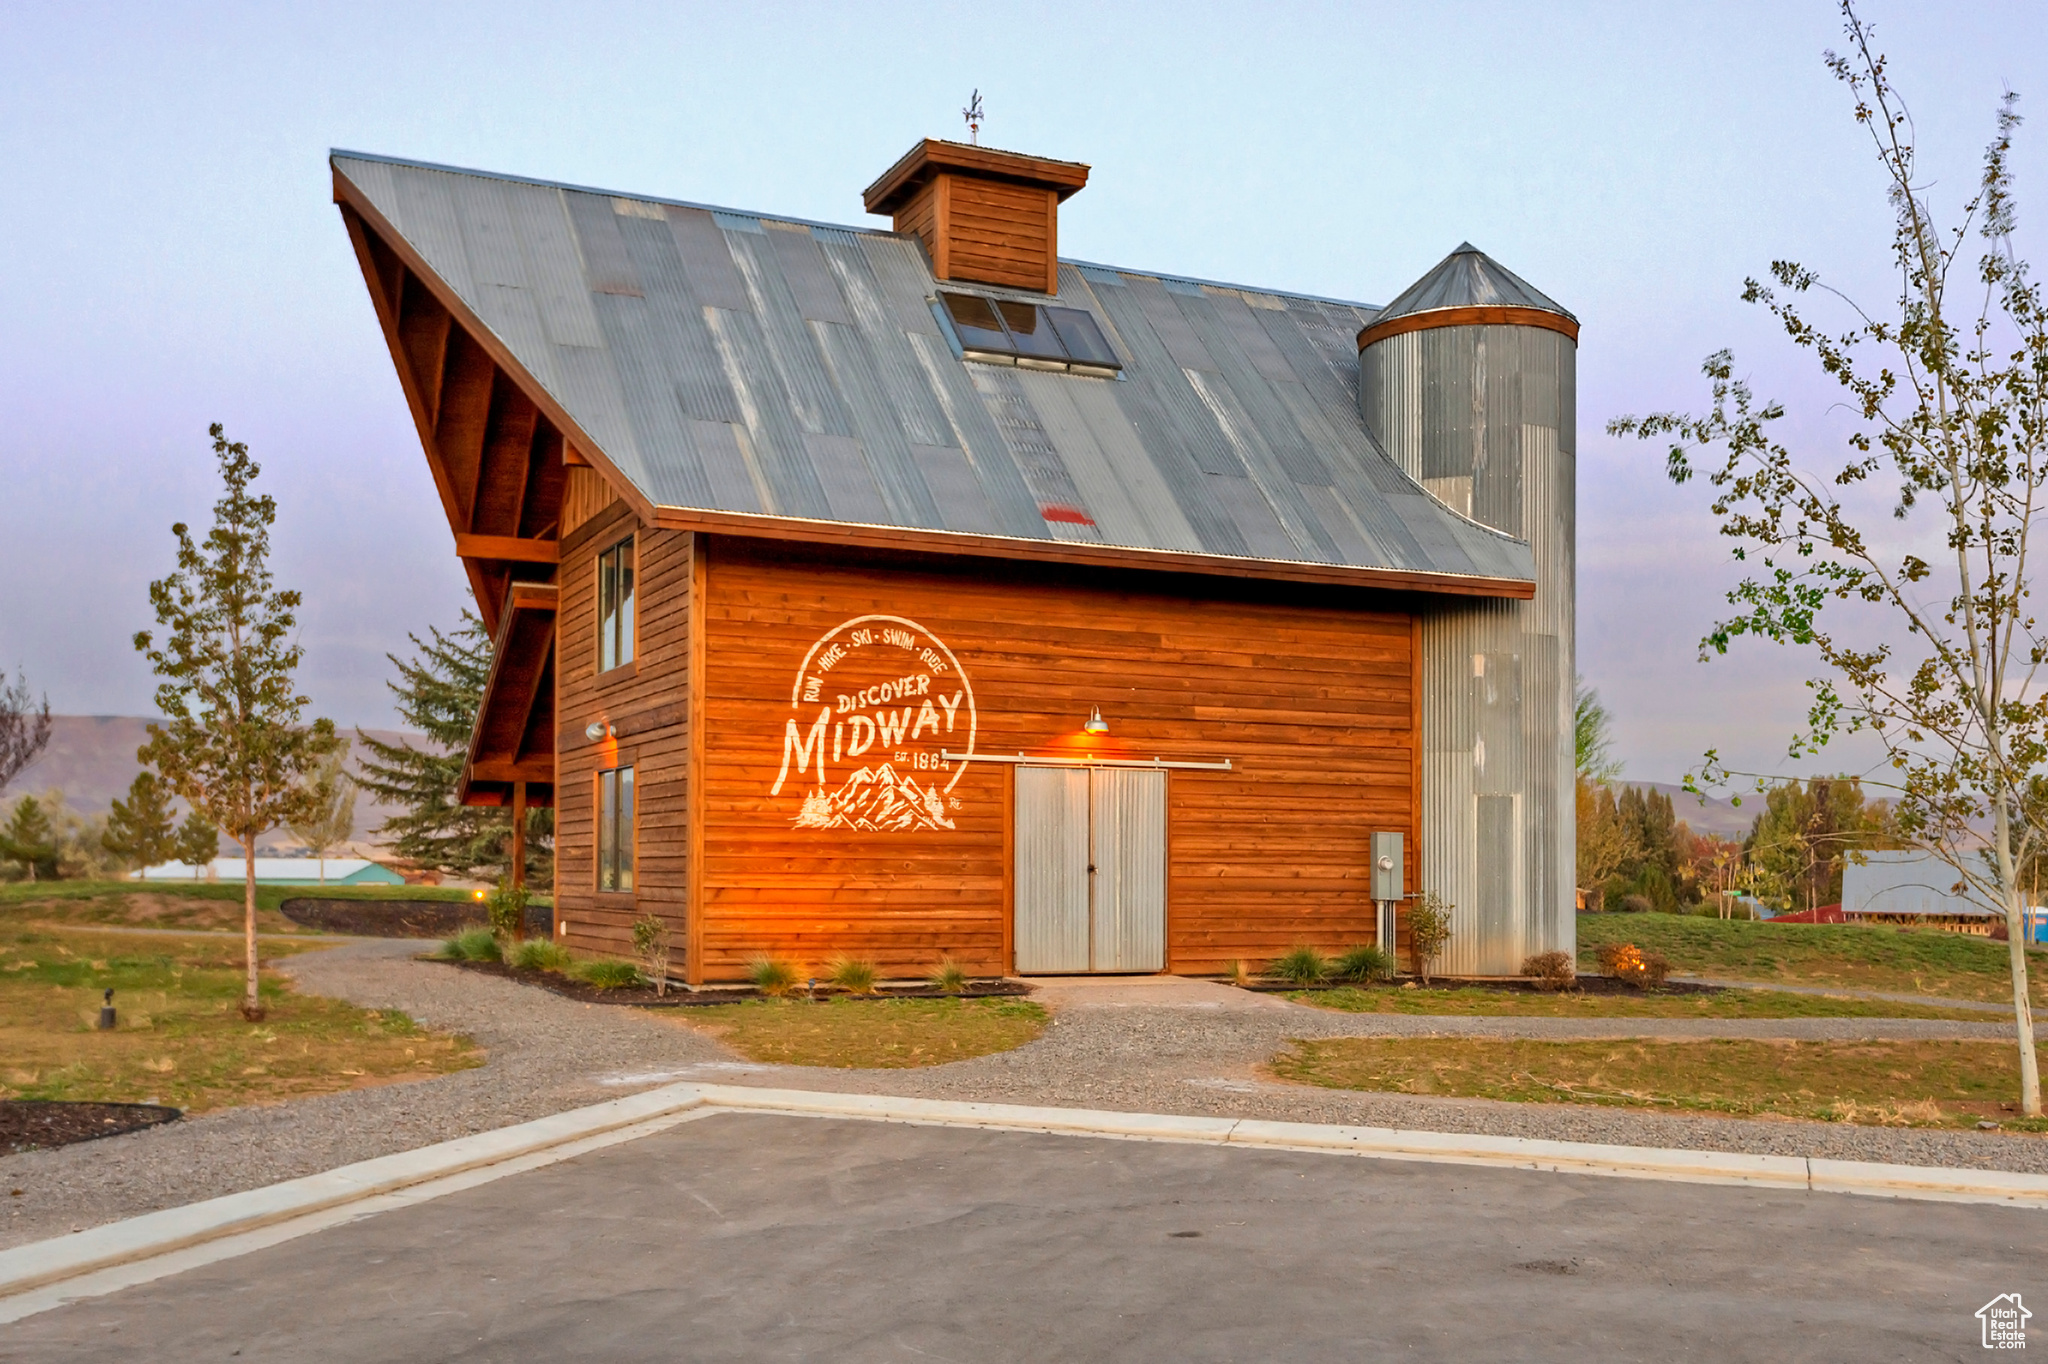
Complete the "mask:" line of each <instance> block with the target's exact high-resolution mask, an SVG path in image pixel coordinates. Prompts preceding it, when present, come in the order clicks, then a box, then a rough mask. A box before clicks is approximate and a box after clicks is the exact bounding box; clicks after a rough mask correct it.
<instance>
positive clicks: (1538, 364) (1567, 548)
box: [1358, 244, 1579, 975]
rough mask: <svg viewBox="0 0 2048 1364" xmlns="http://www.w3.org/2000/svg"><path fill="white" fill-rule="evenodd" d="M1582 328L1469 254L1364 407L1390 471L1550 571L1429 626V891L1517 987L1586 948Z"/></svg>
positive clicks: (1407, 334)
mask: <svg viewBox="0 0 2048 1364" xmlns="http://www.w3.org/2000/svg"><path fill="white" fill-rule="evenodd" d="M1578 331H1579V325H1578V322H1577V320H1576V319H1574V318H1573V317H1572V315H1571V314H1570V313H1568V312H1566V311H1565V310H1564V309H1563V308H1561V307H1559V306H1558V305H1557V304H1556V303H1554V302H1552V301H1551V300H1550V299H1548V298H1546V297H1545V296H1544V295H1543V294H1541V293H1539V292H1537V291H1536V290H1535V289H1533V288H1531V287H1530V286H1529V285H1528V284H1527V283H1525V282H1524V281H1522V280H1521V279H1519V278H1517V277H1516V276H1515V275H1514V274H1512V273H1510V272H1509V271H1507V270H1505V269H1503V268H1502V267H1501V266H1500V265H1498V264H1496V263H1495V262H1494V261H1493V260H1491V259H1489V258H1488V257H1487V256H1486V254H1485V253H1484V252H1482V251H1480V250H1478V249H1477V248H1475V247H1473V246H1471V245H1469V244H1467V245H1461V246H1459V248H1458V249H1457V250H1456V251H1454V252H1452V253H1451V254H1450V255H1449V256H1447V257H1445V259H1444V260H1443V262H1442V263H1441V264H1439V265H1438V266H1437V267H1436V268H1435V269H1433V270H1431V271H1430V272H1429V273H1428V274H1427V275H1424V276H1423V277H1422V278H1421V279H1420V280H1418V281H1417V282H1416V283H1415V284H1414V285H1413V286H1412V287H1410V288H1409V289H1408V290H1406V291H1405V292H1404V293H1402V294H1401V295H1400V296H1398V297H1397V298H1395V299H1394V301H1393V302H1392V303H1389V304H1388V305H1387V307H1386V309H1385V310H1384V311H1383V312H1381V313H1380V315H1379V316H1378V317H1377V318H1375V319H1374V320H1373V322H1372V324H1371V325H1369V326H1368V327H1366V328H1365V330H1363V331H1362V332H1360V333H1359V337H1358V341H1359V356H1358V368H1359V403H1360V406H1361V408H1362V409H1363V412H1364V416H1365V424H1366V426H1367V428H1368V429H1369V430H1370V431H1371V432H1372V433H1373V435H1374V437H1375V438H1376V439H1377V440H1378V441H1379V442H1380V444H1381V445H1382V446H1383V447H1384V448H1385V449H1386V452H1387V454H1388V455H1390V456H1391V457H1392V458H1393V459H1394V461H1395V462H1396V463H1397V464H1399V465H1400V466H1401V468H1402V469H1403V470H1405V471H1406V472H1407V473H1408V474H1409V476H1411V477H1413V478H1415V479H1417V480H1419V481H1420V482H1421V483H1422V484H1423V486H1424V487H1426V488H1428V489H1429V490H1430V492H1432V493H1434V494H1435V495H1436V496H1437V497H1438V498H1439V499H1440V500H1441V501H1443V502H1444V503H1445V504H1446V505H1448V506H1450V507H1451V508H1452V509H1453V510H1455V511H1457V512H1459V513H1460V514H1462V515H1465V516H1468V517H1470V518H1472V519H1473V520H1475V521H1478V522H1480V523H1482V524H1484V525H1487V526H1490V527H1492V528H1494V529H1495V530H1498V531H1502V532H1505V533H1506V534H1509V535H1512V536H1515V537H1517V538H1518V539H1523V540H1526V541H1528V542H1529V546H1530V548H1531V550H1532V551H1533V553H1534V556H1535V560H1536V595H1535V597H1534V599H1533V600H1530V601H1490V602H1483V603H1479V604H1476V605H1454V604H1445V605H1440V606H1431V607H1429V608H1427V610H1426V614H1425V615H1424V616H1423V622H1422V647H1423V688H1424V691H1423V703H1422V735H1423V765H1422V808H1423V816H1422V847H1421V849H1420V853H1421V885H1422V888H1423V889H1427V890H1435V891H1437V892H1438V893H1439V894H1441V895H1442V896H1443V897H1444V898H1445V899H1446V900H1448V901H1449V902H1450V903H1452V904H1453V905H1455V906H1456V912H1455V915H1454V929H1453V934H1452V937H1451V941H1450V945H1449V946H1448V948H1446V950H1445V955H1444V959H1443V961H1442V962H1441V963H1440V968H1439V969H1441V970H1443V971H1445V972H1446V973H1447V974H1472V975H1506V974H1512V973H1513V972H1515V971H1516V970H1517V969H1518V968H1519V967H1520V965H1521V963H1522V961H1523V959H1524V958H1526V957H1527V956H1529V955H1530V954H1532V953H1536V952H1544V951H1549V950H1552V949H1562V950H1564V951H1567V952H1570V951H1573V950H1575V946H1576V941H1577V931H1576V929H1577V925H1576V922H1575V918H1574V910H1573V904H1574V900H1573V887H1574V881H1575V866H1574V858H1575V842H1576V840H1575V828H1574V818H1575V813H1574V806H1573V790H1572V779H1573V767H1574V755H1573V747H1572V688H1573V680H1574V672H1573V666H1574V665H1573V623H1572V622H1573V597H1574V591H1575V587H1574V558H1575V552H1574V534H1575V525H1574V522H1575V516H1574V505H1575V496H1576V493H1575V472H1574V470H1575V467H1576V459H1575V451H1576V445H1577V442H1576V441H1575V439H1574V435H1573V432H1574V427H1575V425H1576V421H1577V393H1578V378H1577V369H1576V361H1577V354H1578ZM1438 600H1439V601H1445V600H1446V599H1438Z"/></svg>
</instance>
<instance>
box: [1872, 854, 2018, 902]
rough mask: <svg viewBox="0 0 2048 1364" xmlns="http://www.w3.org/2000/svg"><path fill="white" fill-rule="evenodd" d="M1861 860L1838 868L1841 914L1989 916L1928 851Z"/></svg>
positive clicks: (1956, 877) (1955, 877) (1948, 868)
mask: <svg viewBox="0 0 2048 1364" xmlns="http://www.w3.org/2000/svg"><path fill="white" fill-rule="evenodd" d="M1862 856H1863V861H1862V862H1861V863H1858V862H1855V861H1851V862H1850V863H1849V864H1848V865H1847V866H1845V867H1843V868H1842V912H1843V913H1844V914H1907V915H1923V914H1924V915H1943V914H1948V915H1962V916H1967V917H1976V916H1980V915H1989V914H1991V913H1992V910H1991V909H1990V907H1989V906H1986V905H1983V904H1980V903H1979V902H1978V901H1977V900H1976V899H1975V898H1974V897H1973V896H1972V895H1971V894H1970V893H1969V892H1968V891H1963V892H1960V893H1958V891H1957V889H1956V887H1957V884H1958V883H1959V882H1960V881H1961V880H1962V878H1961V877H1960V876H1958V875H1957V874H1956V870H1955V868H1954V867H1951V866H1949V865H1948V864H1947V863H1946V862H1943V861H1941V860H1940V859H1939V858H1937V857H1935V856H1934V855H1933V854H1931V853H1924V852H1867V853H1864V854H1862Z"/></svg>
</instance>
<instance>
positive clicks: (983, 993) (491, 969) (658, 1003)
mask: <svg viewBox="0 0 2048 1364" xmlns="http://www.w3.org/2000/svg"><path fill="white" fill-rule="evenodd" d="M419 960H420V961H432V962H439V963H440V964H441V965H443V966H459V967H462V968H463V969H464V970H468V971H481V972H483V973H484V974H485V975H487V976H499V977H502V978H503V979H505V980H516V981H518V982H519V983H520V984H522V985H533V986H538V987H539V988H540V989H543V990H547V991H550V992H552V993H554V994H558V995H561V996H563V997H565V998H568V999H574V1000H578V1001H580V1002H582V1003H584V1004H629V1005H633V1006H635V1007H637V1008H642V1009H688V1008H704V1007H706V1006H709V1005H713V1004H738V1003H740V1002H741V1001H742V1000H748V999H766V998H768V996H767V995H764V994H762V993H761V992H760V991H759V990H756V989H755V988H754V987H753V986H751V985H732V986H725V985H706V986H702V987H699V988H698V989H696V990H690V989H687V988H684V987H681V986H675V985H671V986H669V989H668V993H667V994H666V995H657V994H655V993H654V987H653V986H652V985H625V986H620V987H619V988H617V989H613V990H601V989H599V988H598V987H597V986H595V985H592V984H590V983H588V982H587V981H581V980H575V979H572V978H571V977H568V976H565V975H562V974H561V973H559V972H556V971H515V970H513V969H512V968H511V967H509V966H507V965H505V964H504V963H503V962H498V961H449V960H447V959H446V958H444V957H421V958H419ZM1030 993H1031V987H1030V986H1029V985H1026V984H1025V983H1024V982H1023V981H1021V980H976V981H970V982H968V985H967V988H966V989H964V990H962V991H960V992H959V993H958V994H947V993H945V992H944V991H941V990H934V989H932V988H931V987H930V986H928V985H910V986H883V987H881V988H880V989H878V990H876V991H875V993H873V994H871V995H856V994H851V993H849V992H847V991H845V990H836V989H833V988H831V987H830V986H824V985H821V986H819V987H818V993H817V996H816V997H817V998H818V999H1000V998H1005V997H1016V996H1021V995H1028V994H1030ZM785 997H786V998H789V999H808V998H811V996H810V994H809V993H808V992H807V991H804V990H800V989H799V990H792V991H790V992H789V994H788V995H787V996H785Z"/></svg>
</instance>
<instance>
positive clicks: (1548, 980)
mask: <svg viewBox="0 0 2048 1364" xmlns="http://www.w3.org/2000/svg"><path fill="white" fill-rule="evenodd" d="M1522 974H1523V975H1525V976H1531V977H1533V978H1534V979H1535V981H1536V988H1537V989H1539V990H1569V989H1571V988H1572V986H1574V985H1576V984H1578V980H1579V973H1578V971H1577V970H1576V969H1574V968H1573V966H1572V954H1571V953H1569V952H1538V953H1537V954H1536V955H1535V956H1533V957H1531V958H1529V959H1528V960H1527V961H1525V962H1523V963H1522Z"/></svg>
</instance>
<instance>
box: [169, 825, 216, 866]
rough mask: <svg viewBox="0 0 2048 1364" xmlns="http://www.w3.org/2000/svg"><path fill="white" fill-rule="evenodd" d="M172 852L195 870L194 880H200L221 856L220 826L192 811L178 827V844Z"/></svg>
mask: <svg viewBox="0 0 2048 1364" xmlns="http://www.w3.org/2000/svg"><path fill="white" fill-rule="evenodd" d="M172 851H173V856H175V857H176V858H177V859H178V860H179V861H180V862H183V863H184V864H185V865H186V866H188V867H191V868H192V869H193V871H192V879H193V880H195V881H196V880H198V879H200V878H201V877H203V876H205V875H206V869H207V868H208V867H210V866H212V865H213V859H214V858H215V857H217V856H219V854H220V828H219V826H218V825H216V824H214V822H213V821H212V820H210V819H208V818H207V817H206V816H205V815H202V814H200V813H199V811H197V810H194V811H192V812H191V813H190V814H188V815H186V816H185V822H184V823H183V824H180V825H179V826H178V837H177V842H176V843H175V845H174V847H173V850H172Z"/></svg>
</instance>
